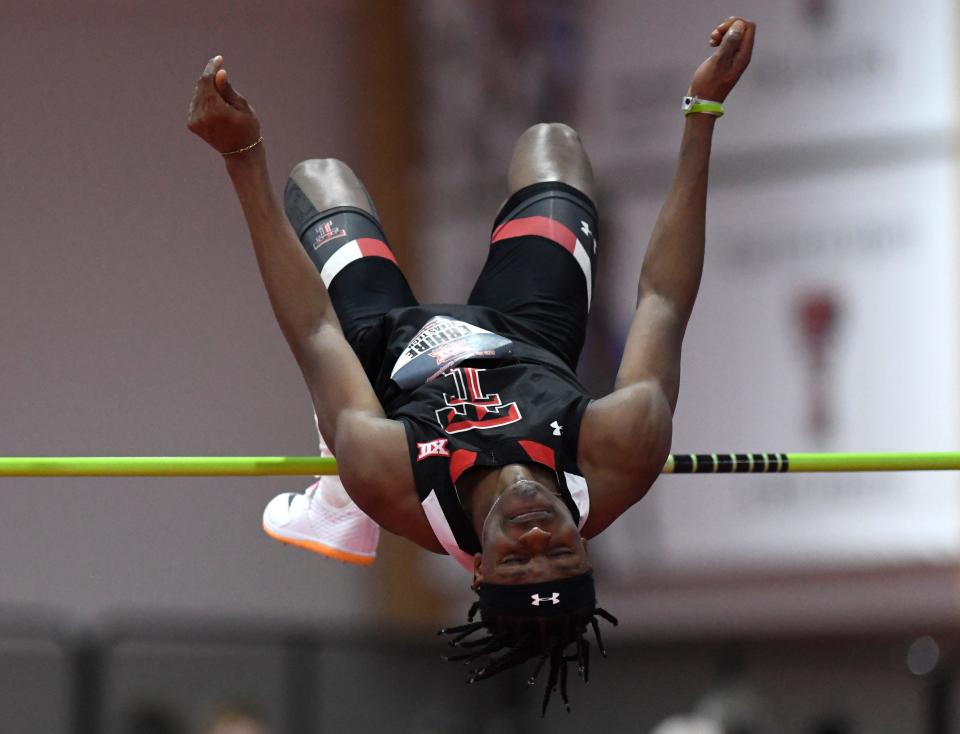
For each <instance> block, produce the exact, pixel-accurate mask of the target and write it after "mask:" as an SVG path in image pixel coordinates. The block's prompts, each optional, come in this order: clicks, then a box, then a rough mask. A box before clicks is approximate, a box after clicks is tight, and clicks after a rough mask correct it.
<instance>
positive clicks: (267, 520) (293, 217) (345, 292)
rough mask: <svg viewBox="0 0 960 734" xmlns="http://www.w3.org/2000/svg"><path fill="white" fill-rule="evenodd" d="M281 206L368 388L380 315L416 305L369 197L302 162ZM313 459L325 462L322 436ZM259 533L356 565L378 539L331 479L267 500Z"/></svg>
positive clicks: (344, 171)
mask: <svg viewBox="0 0 960 734" xmlns="http://www.w3.org/2000/svg"><path fill="white" fill-rule="evenodd" d="M284 206H285V209H286V213H287V218H288V219H289V220H290V224H291V225H292V226H293V228H294V231H295V232H296V233H297V236H298V237H299V238H300V242H301V243H302V244H303V246H304V248H305V249H306V251H307V254H308V255H309V256H310V259H311V260H312V261H313V263H314V264H315V265H316V267H317V270H319V271H320V275H321V277H322V278H323V282H324V285H325V286H326V287H327V291H328V292H329V294H330V300H331V301H332V302H333V305H334V308H335V309H336V311H337V318H338V319H339V321H340V326H341V328H342V329H343V332H344V335H345V336H346V337H347V340H348V341H349V342H350V344H351V346H352V347H353V349H354V351H355V352H356V353H357V356H358V357H359V358H360V361H361V363H362V364H363V365H364V368H365V369H366V371H367V374H368V376H370V377H371V380H372V379H373V377H374V375H375V374H376V372H377V370H378V368H379V363H380V361H381V359H382V355H383V348H382V341H383V334H382V333H381V328H380V326H381V322H382V317H383V315H384V314H385V313H386V312H387V311H389V310H391V309H393V308H397V307H400V306H411V305H415V304H416V300H415V299H414V297H413V294H412V293H411V291H410V287H409V285H408V284H407V281H406V279H405V278H404V277H403V274H402V273H401V272H400V268H399V267H397V264H396V260H394V258H393V254H392V253H391V252H390V249H389V247H388V246H387V240H386V237H385V236H384V234H383V229H382V228H381V226H380V222H379V220H378V218H377V210H376V208H375V207H374V205H373V201H372V200H371V199H370V195H369V194H368V193H367V190H366V188H364V186H363V184H362V183H361V182H360V179H359V178H357V176H356V174H354V172H353V171H352V170H350V168H349V167H348V166H347V165H346V164H345V163H342V162H340V161H337V160H332V159H326V160H308V161H304V162H302V163H299V164H297V165H296V166H295V167H294V169H293V171H292V173H291V174H290V178H289V180H288V181H287V186H286V190H285V192H284ZM318 433H319V430H318ZM320 455H321V456H331V455H332V454H331V453H330V451H329V449H328V448H327V444H326V441H325V440H324V438H323V435H322V434H321V435H320ZM263 529H264V531H265V532H266V533H267V534H268V535H270V536H271V537H272V538H275V539H276V540H279V541H281V542H282V543H287V544H290V545H295V546H299V547H301V548H305V549H307V550H312V551H315V552H317V553H321V554H323V555H325V556H328V557H330V558H336V559H337V560H341V561H347V562H349V563H359V564H368V563H372V562H373V560H374V558H375V557H376V553H377V543H378V541H379V538H380V527H379V526H378V525H377V523H375V522H374V521H373V520H372V519H371V518H369V517H367V516H366V515H365V514H364V513H363V512H362V511H361V510H360V509H359V508H358V507H357V506H356V505H355V504H354V503H353V502H352V501H351V500H350V497H349V495H348V494H347V492H346V490H345V489H344V488H343V484H342V483H341V482H340V478H339V477H336V476H325V477H320V478H318V479H317V481H316V482H315V483H314V484H312V485H311V486H310V487H308V488H307V490H306V492H303V493H289V492H288V493H284V494H281V495H279V496H277V497H274V498H273V500H271V502H270V503H269V504H268V505H267V507H266V509H265V510H264V513H263Z"/></svg>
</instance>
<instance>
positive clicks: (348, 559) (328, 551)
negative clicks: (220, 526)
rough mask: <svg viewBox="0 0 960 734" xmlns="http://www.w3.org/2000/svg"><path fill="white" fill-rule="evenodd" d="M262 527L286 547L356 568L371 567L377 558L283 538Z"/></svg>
mask: <svg viewBox="0 0 960 734" xmlns="http://www.w3.org/2000/svg"><path fill="white" fill-rule="evenodd" d="M261 527H263V532H265V533H266V534H267V535H269V536H270V537H271V538H273V539H274V540H276V541H279V542H280V543H283V544H284V545H292V546H294V547H296V548H303V549H304V550H308V551H312V552H314V553H319V554H320V555H322V556H326V557H327V558H333V559H334V560H336V561H340V562H342V563H352V564H354V565H356V566H370V565H372V564H373V562H374V561H375V560H376V556H359V555H357V554H355V553H348V552H346V551H342V550H339V549H338V548H331V547H329V546H326V545H323V544H322V543H317V542H316V541H313V540H294V539H292V538H283V537H281V536H279V535H277V534H275V533H273V532H271V531H270V530H269V529H268V528H267V526H266V525H262V526H261Z"/></svg>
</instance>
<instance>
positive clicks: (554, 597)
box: [530, 591, 560, 607]
mask: <svg viewBox="0 0 960 734" xmlns="http://www.w3.org/2000/svg"><path fill="white" fill-rule="evenodd" d="M530 598H531V599H533V601H532V602H530V603H531V604H532V605H533V606H535V607H539V606H540V602H542V601H548V602H550V603H551V604H559V603H560V592H559V591H555V592H553V593H552V594H551V595H550V596H540V595H539V594H531V595H530Z"/></svg>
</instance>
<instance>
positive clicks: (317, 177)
mask: <svg viewBox="0 0 960 734" xmlns="http://www.w3.org/2000/svg"><path fill="white" fill-rule="evenodd" d="M290 178H292V179H293V180H294V181H297V182H298V183H299V182H300V181H323V182H330V181H337V180H339V181H349V182H356V183H357V184H359V183H360V180H359V179H358V178H357V175H356V174H355V173H354V172H353V170H352V169H351V168H350V166H348V165H347V164H346V163H344V162H343V161H341V160H338V159H337V158H308V159H307V160H305V161H300V162H299V163H298V164H297V165H295V166H294V167H293V170H292V171H290Z"/></svg>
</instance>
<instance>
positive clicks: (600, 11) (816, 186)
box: [0, 0, 960, 734]
mask: <svg viewBox="0 0 960 734" xmlns="http://www.w3.org/2000/svg"><path fill="white" fill-rule="evenodd" d="M4 10H5V13H4V23H2V24H0V59H2V60H3V63H2V64H0V89H2V90H3V100H4V106H3V114H2V115H0V140H3V141H4V146H3V153H2V155H0V161H2V163H0V176H2V180H3V183H4V186H3V192H4V193H3V196H0V222H2V225H0V253H2V259H0V303H2V305H3V307H4V308H3V314H4V315H3V318H2V319H0V415H2V417H3V420H2V421H0V447H2V448H0V451H2V452H3V453H4V454H6V455H32V454H33V455H73V454H76V455H83V454H90V455H103V454H109V455H152V454H174V455H176V454H199V455H202V454H308V453H311V452H312V451H314V450H315V448H314V447H315V435H314V431H313V425H312V414H311V410H310V406H309V403H308V400H307V395H306V391H305V390H304V389H303V386H302V383H301V379H300V375H299V373H298V371H297V369H296V366H295V364H294V362H293V360H292V359H291V357H290V356H289V354H288V351H287V348H286V345H285V344H284V342H283V339H282V337H281V336H280V334H279V330H278V329H277V328H276V326H275V324H274V322H273V318H272V315H271V313H270V311H269V306H268V304H267V300H266V298H265V296H264V293H263V290H262V287H261V285H260V283H259V278H258V275H257V272H256V267H255V263H254V260H253V257H252V253H251V251H250V247H249V243H248V238H247V235H246V230H245V226H244V224H243V221H242V219H241V216H240V212H239V207H238V205H237V204H236V202H235V200H234V197H233V194H232V191H231V188H230V185H229V181H228V180H227V178H226V176H225V174H224V173H223V171H222V163H221V162H220V160H219V158H218V157H217V156H216V155H215V154H214V153H213V152H212V151H211V150H209V149H208V148H207V147H206V146H205V145H204V144H203V143H201V142H200V141H199V140H198V139H196V138H195V137H193V136H191V135H190V134H189V133H188V132H187V131H186V129H185V118H186V111H187V104H188V102H189V98H190V93H191V89H192V85H193V82H194V80H195V79H196V77H197V76H198V74H199V72H200V71H201V69H202V68H203V65H204V63H205V62H206V60H207V59H208V58H209V57H210V56H212V55H213V54H215V53H221V54H223V55H224V56H225V58H226V65H227V67H228V69H229V70H230V73H231V77H232V79H233V81H234V83H235V84H236V86H237V88H238V89H239V90H240V91H241V92H243V93H244V94H246V95H247V96H248V97H249V99H250V101H251V102H252V104H253V105H254V106H255V108H256V109H257V111H258V113H259V115H260V117H261V120H262V122H263V126H264V133H265V137H266V141H267V145H268V148H269V154H270V161H271V166H272V172H273V176H274V181H275V184H276V187H277V189H278V190H279V189H280V188H281V187H282V185H283V181H284V179H285V177H286V173H287V172H288V171H289V169H290V168H291V167H292V165H293V164H295V163H296V162H297V161H298V160H301V159H303V158H307V157H327V156H334V157H339V158H342V159H344V160H345V161H347V162H348V163H350V164H351V165H352V166H353V167H354V168H355V169H356V171H357V173H358V174H359V175H360V176H361V178H363V179H364V181H365V182H366V183H367V186H368V188H369V189H370V190H371V193H372V195H373V197H374V199H375V200H376V202H377V205H378V208H379V209H380V211H381V213H382V215H383V219H384V222H385V225H386V228H387V231H388V233H389V235H390V238H391V242H392V244H393V246H394V248H395V249H396V250H397V252H398V256H399V259H400V262H401V264H402V265H403V266H404V269H405V271H406V272H407V273H408V275H409V276H410V278H411V280H412V281H413V283H414V284H415V286H416V290H417V293H418V295H419V296H420V298H421V300H424V301H457V300H462V299H463V298H464V297H465V296H466V294H467V292H468V290H469V288H470V286H471V284H472V281H473V278H474V277H475V274H476V273H477V272H479V269H480V266H481V265H482V262H483V259H484V257H485V255H486V242H487V238H488V234H489V227H490V224H491V222H492V219H493V216H494V214H495V212H496V210H497V207H498V206H499V205H500V203H501V202H502V200H503V197H504V194H505V169H506V164H507V161H508V160H509V155H510V150H511V147H512V144H513V141H514V140H515V138H516V137H517V135H519V133H520V132H522V130H523V129H524V128H525V127H526V126H528V125H530V124H532V123H534V122H538V121H543V120H562V121H566V122H569V123H571V124H573V125H575V126H576V127H577V128H578V129H579V130H580V132H581V134H582V136H583V139H584V142H585V145H586V147H587V149H588V151H589V152H590V153H591V156H592V158H593V160H594V164H595V169H596V174H597V179H598V184H599V189H600V194H599V195H598V203H599V205H600V209H601V218H602V226H603V230H602V234H601V241H600V246H601V248H602V256H601V263H602V264H601V268H602V269H601V272H600V274H599V280H598V282H599V284H600V286H599V288H598V291H599V293H598V297H597V298H595V302H594V312H593V315H592V323H591V333H590V336H589V342H588V348H587V350H586V352H585V355H584V358H583V361H582V364H581V373H582V377H583V379H584V381H585V383H586V384H588V385H589V386H590V388H591V390H593V391H594V392H595V393H597V394H600V393H602V392H604V391H605V390H607V389H609V386H610V382H611V378H612V374H613V370H614V369H615V367H616V364H617V361H618V360H619V352H620V349H621V346H622V338H623V335H624V333H625V329H626V324H627V323H628V320H629V317H630V310H631V306H632V304H633V300H634V294H635V285H636V276H637V274H638V272H639V267H640V261H641V258H642V255H643V250H644V248H645V244H646V239H647V237H648V236H649V232H650V230H651V228H652V225H653V221H654V218H655V216H656V212H657V209H658V207H659V205H660V201H661V199H662V196H663V194H664V192H665V190H666V187H667V184H668V182H669V177H670V175H671V172H672V165H673V159H674V156H675V154H676V149H677V147H678V143H679V134H680V126H681V117H680V114H679V110H678V108H679V101H680V98H681V96H682V95H683V94H684V92H685V91H686V87H687V84H688V83H689V77H690V75H691V74H692V71H693V69H695V68H696V65H697V64H699V63H700V61H702V59H703V58H704V57H705V55H706V54H707V53H708V51H709V49H708V47H707V45H706V40H707V36H708V34H709V31H710V29H711V28H712V26H713V25H714V24H715V23H716V22H718V21H719V20H720V19H722V18H723V17H725V16H727V15H729V14H731V13H734V12H736V13H741V14H744V15H747V16H748V17H751V18H752V19H754V20H756V21H758V23H759V32H758V41H757V48H756V50H755V53H754V60H753V64H752V67H751V69H750V70H749V71H748V72H747V74H746V76H745V77H744V79H743V81H742V83H741V84H740V86H739V87H738V88H737V90H736V91H735V92H734V93H733V94H732V95H731V97H730V100H729V104H728V110H729V111H728V114H727V116H726V117H725V118H724V119H723V120H721V121H720V122H719V123H718V125H717V134H716V140H715V148H714V150H715V154H714V159H713V161H714V162H713V172H712V182H711V194H710V203H709V220H708V233H709V234H708V258H707V264H706V273H705V278H704V285H703V288H702V291H701V297H700V302H699V304H698V308H697V310H696V311H695V315H694V319H693V321H692V322H691V326H690V330H689V332H688V337H687V342H686V350H685V362H684V384H683V387H682V391H681V402H680V407H679V411H678V417H677V422H676V430H675V440H674V450H675V451H683V452H686V451H708V452H709V451H803V450H811V451H832V450H851V451H853V450H911V449H916V450H939V449H943V450H946V449H956V448H957V447H958V441H960V395H958V386H960V365H958V352H957V345H958V314H960V309H958V302H957V301H958V298H957V294H958V286H960V278H958V275H960V270H958V267H957V255H956V252H957V234H958V233H957V226H956V220H957V217H956V211H957V206H958V200H957V184H956V169H957V158H956V151H955V138H956V130H957V113H958V107H957V94H956V91H955V90H956V88H957V82H958V75H957V61H956V53H955V49H954V45H955V44H954V40H953V39H954V38H955V37H956V35H957V30H958V20H957V10H956V7H955V3H954V2H953V0H930V1H929V2H925V3H923V4H921V5H920V6H919V7H911V8H910V10H909V12H906V11H905V10H904V8H903V7H902V5H899V4H896V3H893V2H887V1H886V0H883V1H881V0H878V1H877V2H874V3H870V4H869V5H865V4H863V3H856V2H854V1H853V0H777V1H776V2H759V0H748V1H747V2H742V3H740V4H739V5H737V6H736V7H734V6H730V7H721V5H718V4H717V3H715V2H709V3H708V2H704V1H697V0H682V1H679V2H650V3H643V4H642V5H641V4H637V3H633V2H628V1H627V0H603V1H602V2H593V3H587V2H585V1H584V2H576V1H574V0H570V1H565V2H547V1H546V0H503V1H502V2H500V1H498V2H480V1H479V0H405V1H404V2H375V1H374V0H364V2H355V3H349V2H345V1H342V2H338V1H333V0H328V1H326V2H316V3H304V2H301V1H300V0H278V1H277V2H274V3H270V4H265V3H255V2H249V1H246V0H245V1H243V2H234V3H211V4H207V5H198V4H195V3H186V2H182V1H181V0H175V1H174V2H170V3H165V4H155V3H154V4H149V3H145V2H119V1H110V0H102V1H99V2H91V3H82V4H69V3H64V2H61V1H60V0H39V2H26V1H25V0H10V1H9V2H7V3H6V4H5V5H4ZM0 484H2V493H0V727H2V728H3V729H4V731H23V732H34V731H51V732H56V731H63V732H67V731H71V732H73V731H76V732H90V731H108V732H114V731H116V732H127V731H131V732H132V731H138V732H146V731H166V732H181V731H188V730H190V731H192V730H199V727H201V726H202V722H204V721H209V720H211V716H212V713H211V712H213V711H215V710H219V709H218V706H221V705H223V704H224V703H230V702H235V703H236V702H241V703H243V702H248V701H252V702H253V703H255V704H256V706H257V707H258V708H257V710H258V711H259V712H260V714H261V715H262V718H263V720H264V722H266V723H265V724H264V725H265V726H270V727H272V728H273V729H274V730H276V731H285V732H287V731H289V732H307V731H321V730H322V731H345V730H350V729H353V730H355V731H377V730H382V729H384V728H390V729H391V730H395V731H410V732H415V731H416V732H434V731H435V732H446V731H458V732H462V731H476V732H481V731H482V732H487V731H490V732H493V731H497V732H512V731H516V732H521V731H524V732H525V731H545V730H546V729H547V728H549V729H550V730H551V731H554V732H556V731H560V732H562V731H566V730H570V731H573V730H574V729H577V730H581V729H583V728H584V727H586V726H589V727H597V728H599V727H602V728H604V729H607V730H609V731H614V732H616V731H624V732H627V731H630V732H634V731H641V732H646V731H651V730H653V728H654V727H655V726H656V725H657V723H658V722H662V721H663V720H664V719H667V718H668V717H670V716H674V717H684V718H674V719H673V720H672V721H670V722H668V723H667V724H665V725H664V727H665V728H662V730H661V734H663V732H665V731H668V730H669V731H694V730H696V729H690V728H689V727H693V726H697V725H708V724H703V721H702V719H703V718H704V717H706V718H707V719H710V720H711V721H714V722H715V721H717V720H721V719H723V718H724V716H727V719H724V721H726V726H727V729H726V730H727V731H757V732H761V731H778V732H779V731H782V732H821V734H826V732H839V731H843V732H913V731H917V732H921V731H923V732H944V731H957V730H960V726H958V724H957V720H956V714H955V712H952V711H951V707H950V703H951V700H952V699H953V697H954V696H953V694H954V688H955V683H954V678H953V660H954V653H953V650H954V648H955V640H956V637H957V631H958V624H957V619H958V612H960V584H958V574H957V570H958V569H957V560H958V552H960V532H958V520H960V518H958V506H957V499H958V492H957V490H958V479H957V477H956V476H955V475H950V474H944V475H939V476H933V475H930V476H920V475H906V474H898V475H874V476H867V475H864V476H857V475H847V476H842V477H806V476H801V477H794V476H789V477H773V478H759V477H758V478H749V479H741V478H736V479H733V478H729V477H728V478H722V477H717V478H704V477H694V478H689V479H681V478H664V479H662V480H661V481H660V482H658V485H657V486H656V487H655V489H654V490H653V492H652V493H651V495H650V496H649V497H648V498H647V499H646V500H644V502H643V503H641V505H639V506H638V507H637V508H635V509H634V510H632V511H631V512H630V513H629V514H628V515H627V516H625V517H624V518H623V519H621V520H620V521H619V522H618V523H617V524H616V525H615V526H614V527H613V528H611V530H610V531H609V532H608V533H607V534H605V535H604V536H603V537H602V538H599V539H597V541H596V542H595V543H593V544H592V545H591V549H592V551H593V552H594V553H595V555H596V556H597V564H598V568H599V571H598V573H599V578H600V584H601V600H602V602H603V603H604V605H605V606H607V607H608V608H610V609H611V610H613V611H614V612H615V613H616V614H617V615H618V616H619V617H620V618H621V619H622V621H623V624H622V625H621V627H620V628H618V630H617V631H616V632H611V633H610V634H609V636H608V637H609V639H608V643H609V646H610V648H611V651H612V654H613V655H614V657H613V659H612V660H611V661H600V662H598V663H597V664H596V665H595V671H594V674H593V683H592V684H591V686H590V688H589V689H587V690H583V689H582V686H579V684H576V685H575V687H574V707H575V708H574V713H573V714H572V715H570V716H566V715H565V714H563V717H561V716H560V714H562V713H563V712H561V711H559V710H558V711H554V712H553V713H552V714H551V715H550V718H548V719H547V720H546V721H545V722H540V721H539V720H537V719H536V718H534V716H533V713H534V709H535V708H536V701H535V699H538V698H539V694H538V693H536V692H535V691H527V690H524V689H523V687H522V675H519V674H518V676H515V677H514V678H507V679H505V680H504V681H490V682H489V684H485V686H486V688H485V689H483V691H484V692H480V693H478V691H477V690H475V689H474V688H473V687H471V688H470V689H467V688H466V687H465V686H463V685H462V682H461V680H460V671H459V670H458V669H450V668H447V667H444V666H441V665H440V664H439V663H437V662H436V661H435V660H434V659H433V658H435V657H436V656H437V655H438V654H440V652H441V651H440V650H438V649H437V645H436V643H435V641H434V640H428V639H427V638H426V637H424V636H423V634H424V630H429V629H431V628H432V625H435V624H438V623H445V622H448V621H456V620H457V619H459V618H460V617H461V616H462V614H463V612H464V610H465V604H466V603H468V601H469V595H468V593H467V589H466V579H465V577H463V575H462V574H461V573H460V572H459V571H458V570H457V569H456V568H455V567H454V565H453V564H452V563H451V562H450V561H449V560H448V559H445V558H436V557H427V556H426V554H421V553H419V552H416V551H415V550H414V549H412V548H411V547H410V546H409V545H407V544H403V543H400V542H398V541H396V539H393V538H389V537H385V538H384V541H383V544H382V546H381V550H380V558H379V559H378V562H377V565H376V566H375V567H374V569H372V570H368V569H359V568H351V567H345V566H341V565H339V564H333V563H329V562H326V561H323V560H321V559H319V558H316V557H312V556H310V555H309V554H307V553H304V552H301V551H297V550H292V549H286V548H283V547H281V546H279V545H278V544H276V543H274V542H273V541H270V540H268V539H267V538H266V537H265V536H264V535H263V534H262V533H261V531H260V530H259V521H260V513H261V511H262V508H263V505H264V504H265V502H266V501H267V500H268V499H269V498H270V497H271V496H273V495H274V494H276V493H278V492H282V491H293V490H297V489H299V488H300V487H301V486H303V485H304V484H305V482H301V481H299V480H297V479H296V478H294V479H289V478H287V479H283V478H263V479H260V480H253V479H230V480H214V479H179V480H178V479H163V480H160V479H144V480H95V479H87V480H64V481H59V480H20V479H18V480H2V481H0ZM398 684H399V685H398ZM404 684H406V685H404ZM411 688H412V689H413V692H414V693H415V694H416V695H411ZM425 691H426V692H429V694H432V695H428V694H425V693H424V692H425ZM711 692H712V693H713V698H710V697H709V694H711ZM371 701H373V702H379V704H378V705H373V706H371V704H370V702H371ZM717 701H720V703H717ZM718 708H720V709H723V710H724V712H726V713H724V716H720V715H715V713H716V710H717V709H718ZM731 710H736V711H746V713H745V714H743V716H742V717H741V718H745V719H748V720H749V721H748V723H746V724H742V723H741V724H740V725H739V726H740V729H736V728H735V727H736V726H737V724H736V723H730V721H729V718H730V716H733V714H729V712H730V711H731ZM695 711H696V712H697V714H698V715H699V716H700V717H701V721H700V724H697V723H696V722H695V721H693V720H692V719H691V718H690V717H691V716H693V715H694V712H695ZM711 717H712V718H711ZM684 726H686V727H688V728H687V729H680V728H677V727H684ZM151 727H152V728H151ZM669 727H673V728H672V729H670V728H669ZM751 727H752V728H751ZM831 727H832V728H831ZM703 730H704V729H702V728H701V729H699V731H703ZM218 734H220V733H219V732H218Z"/></svg>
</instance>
